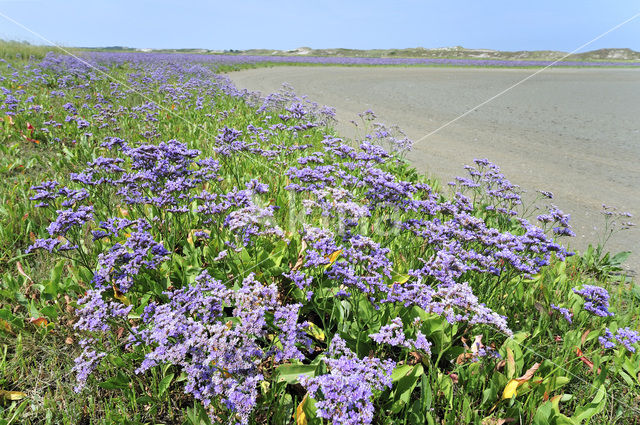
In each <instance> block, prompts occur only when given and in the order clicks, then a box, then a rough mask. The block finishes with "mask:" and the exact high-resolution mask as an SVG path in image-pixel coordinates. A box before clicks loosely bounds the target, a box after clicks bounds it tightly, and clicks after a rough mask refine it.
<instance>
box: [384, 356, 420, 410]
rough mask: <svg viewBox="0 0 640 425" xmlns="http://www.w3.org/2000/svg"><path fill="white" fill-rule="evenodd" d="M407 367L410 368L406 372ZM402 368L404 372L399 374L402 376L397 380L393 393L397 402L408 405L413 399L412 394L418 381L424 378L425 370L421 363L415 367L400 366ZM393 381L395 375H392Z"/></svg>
mask: <svg viewBox="0 0 640 425" xmlns="http://www.w3.org/2000/svg"><path fill="white" fill-rule="evenodd" d="M405 366H408V367H409V370H408V371H406V369H405ZM400 368H401V369H402V371H401V372H399V374H400V376H399V377H398V379H397V383H395V384H394V386H393V388H395V390H394V391H393V393H394V398H395V400H401V401H402V405H406V404H408V403H409V400H410V399H411V393H412V392H413V389H414V388H415V387H416V384H417V383H418V379H419V378H420V377H421V376H422V373H423V372H424V368H423V367H422V364H420V363H418V364H417V365H415V366H409V365H403V366H400ZM394 372H395V371H394ZM391 379H392V380H393V373H392V374H391Z"/></svg>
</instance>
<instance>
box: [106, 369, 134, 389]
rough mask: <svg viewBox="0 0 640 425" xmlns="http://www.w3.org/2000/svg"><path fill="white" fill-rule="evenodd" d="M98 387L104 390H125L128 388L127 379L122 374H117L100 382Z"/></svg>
mask: <svg viewBox="0 0 640 425" xmlns="http://www.w3.org/2000/svg"><path fill="white" fill-rule="evenodd" d="M98 386H99V387H100V388H104V389H105V390H118V389H123V388H127V387H128V386H129V377H128V376H126V375H125V374H124V373H122V372H118V375H117V376H115V377H113V378H110V379H107V380H106V381H104V382H100V383H99V384H98Z"/></svg>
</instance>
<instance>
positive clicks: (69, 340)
mask: <svg viewBox="0 0 640 425" xmlns="http://www.w3.org/2000/svg"><path fill="white" fill-rule="evenodd" d="M64 343H65V344H67V345H72V344H73V338H71V337H70V336H68V337H67V338H66V339H65V340H64Z"/></svg>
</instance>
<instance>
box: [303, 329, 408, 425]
mask: <svg viewBox="0 0 640 425" xmlns="http://www.w3.org/2000/svg"><path fill="white" fill-rule="evenodd" d="M322 360H323V361H324V362H325V364H326V365H327V368H328V369H329V373H327V374H325V375H320V376H316V377H312V378H310V377H308V376H304V375H303V376H301V377H300V383H301V384H302V386H303V387H304V388H306V390H307V391H308V392H309V394H310V396H311V397H312V398H314V399H315V400H316V408H317V415H318V417H320V418H324V419H327V420H329V421H331V423H333V424H347V425H356V424H370V423H371V422H372V420H373V415H374V407H373V403H372V399H373V395H374V391H380V390H382V389H383V388H384V387H389V388H390V387H391V372H392V371H393V368H394V367H395V362H393V361H392V360H389V359H386V360H384V361H382V360H380V359H378V358H375V357H365V358H364V359H362V360H360V359H359V358H358V357H357V356H356V354H355V353H354V352H353V351H351V350H349V349H348V348H347V346H346V344H345V342H344V340H342V339H341V338H340V337H339V336H337V335H336V336H335V337H334V338H333V340H332V341H331V345H330V347H329V350H328V353H327V357H323V359H322Z"/></svg>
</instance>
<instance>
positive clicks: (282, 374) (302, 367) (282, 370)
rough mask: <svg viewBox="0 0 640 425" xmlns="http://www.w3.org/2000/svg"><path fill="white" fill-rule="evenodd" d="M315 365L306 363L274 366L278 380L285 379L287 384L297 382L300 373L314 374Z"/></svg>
mask: <svg viewBox="0 0 640 425" xmlns="http://www.w3.org/2000/svg"><path fill="white" fill-rule="evenodd" d="M316 367H317V366H315V365H308V364H283V365H280V366H278V367H277V368H276V370H277V371H278V382H282V381H285V382H286V383H287V384H295V383H297V382H298V378H299V377H300V375H307V376H314V374H315V371H316Z"/></svg>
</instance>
